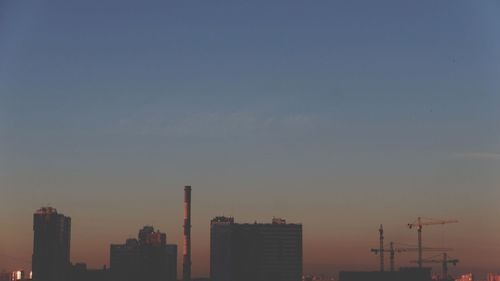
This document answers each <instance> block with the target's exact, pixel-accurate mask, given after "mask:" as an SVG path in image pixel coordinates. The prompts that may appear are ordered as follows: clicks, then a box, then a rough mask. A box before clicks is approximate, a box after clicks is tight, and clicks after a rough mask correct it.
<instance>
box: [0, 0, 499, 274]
mask: <svg viewBox="0 0 500 281" xmlns="http://www.w3.org/2000/svg"><path fill="white" fill-rule="evenodd" d="M499 14H500V4H499V2H498V1H363V2H360V1H196V2H195V1H193V2H187V1H177V2H173V1H172V2H170V1H158V2H145V1H140V3H139V2H137V1H135V2H133V3H132V2H128V1H0V191H1V195H0V225H1V226H2V227H1V232H0V270H1V269H16V268H18V267H25V268H29V266H30V264H29V263H30V259H31V251H32V248H31V247H32V239H33V238H32V236H33V234H32V213H33V212H34V211H35V210H36V209H37V208H39V207H40V206H42V205H47V204H50V205H52V206H54V207H56V208H58V210H59V211H60V212H61V213H64V214H65V215H68V216H71V217H72V219H73V228H72V231H73V233H72V254H71V255H72V261H73V262H81V261H83V262H87V263H88V264H89V266H91V267H100V266H102V265H103V264H109V244H110V243H121V242H123V241H125V239H126V238H128V237H131V236H136V235H137V231H138V230H139V228H141V227H142V226H143V225H146V224H152V225H154V226H155V227H157V228H159V229H160V230H162V231H165V232H167V236H168V240H169V242H171V243H177V244H180V243H181V233H182V230H181V226H182V198H183V194H182V193H183V185H185V184H191V185H192V186H193V204H194V206H193V239H194V242H193V255H194V258H193V269H194V275H197V276H201V275H207V274H208V261H209V260H208V253H209V252H208V251H209V244H208V241H209V233H208V231H209V220H210V219H211V218H212V217H214V216H216V215H221V214H225V215H233V216H235V217H236V219H237V220H238V221H240V222H253V221H254V220H258V221H270V219H271V218H272V217H273V216H281V217H285V218H287V219H288V221H290V222H302V223H303V224H304V247H305V256H304V264H305V272H306V273H309V272H324V273H333V272H335V271H337V270H339V269H376V268H377V261H378V260H377V258H376V257H375V256H373V255H372V254H371V253H370V252H369V250H368V249H369V248H372V247H376V245H377V242H378V240H377V239H378V232H377V229H378V225H379V224H380V223H383V224H384V226H385V228H386V238H387V240H394V241H398V242H405V243H412V244H415V243H416V233H415V232H414V231H412V230H408V229H407V228H406V223H409V222H412V221H413V220H414V219H415V218H416V217H417V216H426V217H436V218H455V219H458V220H460V223H459V224H455V225H449V226H444V227H441V226H435V227H429V228H426V229H424V243H425V244H426V245H427V246H447V247H453V248H455V251H454V252H453V253H451V255H452V256H454V257H456V258H459V259H460V260H461V264H459V266H458V272H463V271H467V270H475V271H500V239H499V238H498V237H499V233H500V219H499V216H498V214H499V213H500V201H499V198H500V188H499V185H500V110H499V106H500V17H499V16H498V15H499ZM414 258H415V255H411V254H406V255H403V256H401V257H398V260H397V262H398V264H399V265H406V264H407V262H408V261H409V260H411V259H414Z"/></svg>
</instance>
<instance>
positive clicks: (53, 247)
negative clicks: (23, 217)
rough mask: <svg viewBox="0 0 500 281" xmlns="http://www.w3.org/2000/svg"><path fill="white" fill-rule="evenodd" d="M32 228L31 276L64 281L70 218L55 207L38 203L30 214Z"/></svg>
mask: <svg viewBox="0 0 500 281" xmlns="http://www.w3.org/2000/svg"><path fill="white" fill-rule="evenodd" d="M33 232H34V239H33V258H32V270H33V280H35V281H67V280H68V273H69V269H70V261H69V257H70V240H71V218H69V217H65V216H64V215H62V214H59V213H58V212H57V210H56V209H55V208H52V207H42V208H40V209H39V210H38V211H36V212H35V214H34V215H33Z"/></svg>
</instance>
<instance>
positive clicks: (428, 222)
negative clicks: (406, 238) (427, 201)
mask: <svg viewBox="0 0 500 281" xmlns="http://www.w3.org/2000/svg"><path fill="white" fill-rule="evenodd" d="M424 219H425V221H424ZM457 222H458V221H457V220H436V219H429V218H422V217H418V218H417V220H416V221H414V222H413V223H409V224H408V228H410V229H412V228H415V227H416V228H417V233H418V261H417V263H418V267H419V268H422V265H423V259H422V227H423V226H424V225H444V224H449V223H457Z"/></svg>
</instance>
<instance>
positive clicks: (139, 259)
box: [110, 226, 177, 281]
mask: <svg viewBox="0 0 500 281" xmlns="http://www.w3.org/2000/svg"><path fill="white" fill-rule="evenodd" d="M110 271H111V275H112V278H113V280H117V281H118V280H119V281H127V280H130V281H136V280H149V281H175V280H177V246H176V245H168V244H167V236H166V234H165V233H161V232H159V231H155V230H154V228H153V227H152V226H145V227H144V228H143V229H141V230H139V235H138V239H127V241H126V243H125V244H113V245H111V248H110Z"/></svg>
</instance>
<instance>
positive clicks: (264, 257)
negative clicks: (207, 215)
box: [210, 217, 302, 281]
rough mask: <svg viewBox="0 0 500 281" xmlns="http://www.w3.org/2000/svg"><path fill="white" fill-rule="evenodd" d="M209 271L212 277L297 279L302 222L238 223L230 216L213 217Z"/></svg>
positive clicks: (227, 280) (265, 280)
mask: <svg viewBox="0 0 500 281" xmlns="http://www.w3.org/2000/svg"><path fill="white" fill-rule="evenodd" d="M210 275H211V280H212V281H234V280H238V281H300V280H301V279H302V225H301V224H287V223H286V221H285V220H283V219H273V221H272V223H253V224H249V223H244V224H239V223H235V221H234V219H233V218H228V217H216V218H214V219H213V220H212V221H211V231H210Z"/></svg>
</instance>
